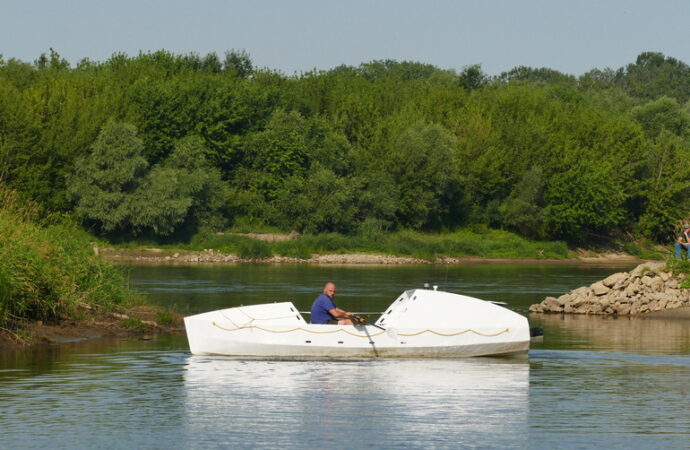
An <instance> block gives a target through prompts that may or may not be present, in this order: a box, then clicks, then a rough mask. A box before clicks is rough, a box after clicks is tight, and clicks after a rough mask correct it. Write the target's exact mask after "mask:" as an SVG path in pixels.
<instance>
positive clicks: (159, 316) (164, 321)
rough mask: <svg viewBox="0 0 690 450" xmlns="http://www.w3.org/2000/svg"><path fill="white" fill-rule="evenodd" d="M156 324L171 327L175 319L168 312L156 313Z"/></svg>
mask: <svg viewBox="0 0 690 450" xmlns="http://www.w3.org/2000/svg"><path fill="white" fill-rule="evenodd" d="M156 322H157V323H159V324H161V325H173V323H174V322H175V319H174V318H173V316H172V314H170V313H169V312H168V311H158V312H157V313H156Z"/></svg>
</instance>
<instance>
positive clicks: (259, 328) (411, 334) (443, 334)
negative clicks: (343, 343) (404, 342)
mask: <svg viewBox="0 0 690 450" xmlns="http://www.w3.org/2000/svg"><path fill="white" fill-rule="evenodd" d="M211 324H212V325H213V326H214V327H218V328H220V329H221V330H225V331H237V330H243V329H251V328H256V329H257V330H261V331H266V332H268V333H292V332H293V331H298V330H301V331H305V332H307V333H313V334H333V333H340V332H343V333H346V334H349V335H350V336H355V337H361V338H368V337H374V336H380V335H382V334H383V333H385V331H380V332H378V333H374V334H357V333H351V332H350V331H348V330H345V329H343V328H337V329H335V330H328V331H315V330H308V329H306V328H302V327H297V328H292V329H290V330H269V329H268V328H263V327H259V326H256V325H249V326H242V327H237V325H235V324H234V323H233V325H235V326H236V327H237V328H226V327H224V326H222V325H220V324H218V323H216V322H215V321H213V322H211ZM468 332H471V333H474V334H476V335H479V336H485V337H493V336H498V335H499V334H503V333H509V332H510V328H506V329H504V330H501V331H499V332H498V333H493V334H486V333H480V332H479V331H475V330H473V329H471V328H469V329H467V330H463V331H458V332H457V333H440V332H438V331H434V330H429V329H426V330H422V331H419V332H417V333H397V334H398V336H405V337H409V336H419V335H420V334H423V333H433V334H435V335H437V336H445V337H450V336H457V335H460V334H464V333H468Z"/></svg>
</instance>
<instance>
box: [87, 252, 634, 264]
mask: <svg viewBox="0 0 690 450" xmlns="http://www.w3.org/2000/svg"><path fill="white" fill-rule="evenodd" d="M94 251H95V252H96V253H98V254H100V255H102V256H103V258H105V259H107V260H110V261H116V262H125V263H131V264H147V263H153V264H175V263H181V264H185V263H192V264H194V263H230V264H239V263H267V264H285V263H288V264H339V265H404V264H587V265H614V266H618V265H627V264H630V265H635V264H640V263H641V262H643V260H642V259H640V258H638V257H637V256H634V255H629V254H626V253H619V252H606V253H594V252H590V251H585V250H577V251H574V252H573V255H572V257H571V258H562V259H555V258H482V257H474V256H469V257H461V258H447V257H443V258H435V259H423V258H413V257H407V256H394V255H383V254H375V253H341V254H313V255H311V257H310V258H293V257H287V256H278V255H273V256H270V257H266V258H241V257H239V256H238V255H237V254H234V253H224V252H220V251H218V250H212V249H206V250H203V251H200V252H195V251H189V250H171V249H160V248H145V249H120V248H96V249H95V250H94Z"/></svg>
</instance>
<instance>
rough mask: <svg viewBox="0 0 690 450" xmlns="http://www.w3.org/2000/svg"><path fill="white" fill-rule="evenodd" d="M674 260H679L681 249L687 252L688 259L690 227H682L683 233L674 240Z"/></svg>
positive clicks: (689, 255)
mask: <svg viewBox="0 0 690 450" xmlns="http://www.w3.org/2000/svg"><path fill="white" fill-rule="evenodd" d="M675 247H676V259H680V258H681V256H682V253H683V249H685V251H686V252H687V256H688V258H689V259H690V225H689V224H685V225H683V231H681V232H680V234H679V235H678V239H677V240H676V245H675Z"/></svg>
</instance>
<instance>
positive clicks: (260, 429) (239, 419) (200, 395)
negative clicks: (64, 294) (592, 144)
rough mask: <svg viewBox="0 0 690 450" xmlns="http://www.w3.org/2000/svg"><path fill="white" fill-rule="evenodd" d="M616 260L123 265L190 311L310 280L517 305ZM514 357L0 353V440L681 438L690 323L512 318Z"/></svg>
mask: <svg viewBox="0 0 690 450" xmlns="http://www.w3.org/2000/svg"><path fill="white" fill-rule="evenodd" d="M630 268H631V267H619V268H616V267H587V266H570V265H557V266H541V265H507V264H478V265H463V266H431V265H424V266H385V267H381V266H371V267H352V266H308V265H250V264H243V265H207V266H162V265H160V266H135V267H132V268H131V269H130V270H131V280H132V281H131V282H132V285H133V287H134V288H135V289H136V290H138V291H139V292H141V293H143V294H144V295H146V296H147V297H148V298H149V300H150V301H151V302H152V303H155V304H159V305H166V306H170V307H173V308H175V309H176V310H178V311H180V312H182V313H184V314H191V313H196V312H201V311H207V310H211V309H217V308H220V307H227V306H236V305H240V304H253V303H262V302H272V301H285V300H289V301H293V302H294V303H295V304H296V305H297V307H298V308H300V309H303V310H306V309H308V308H309V305H310V304H311V301H312V300H313V299H314V297H315V296H316V294H318V292H319V291H320V289H321V287H322V285H323V284H324V283H325V282H326V281H330V280H332V281H334V282H335V283H336V284H337V285H338V292H337V295H336V303H337V304H339V305H342V306H343V307H345V308H347V309H350V310H354V311H381V310H383V309H384V308H386V306H388V304H389V303H390V302H392V301H393V300H394V299H395V298H396V297H397V296H398V295H399V294H400V292H402V291H403V290H405V289H409V288H413V287H420V286H422V285H423V284H424V283H425V282H428V283H430V284H432V285H438V286H439V289H443V290H447V291H451V292H457V293H464V294H469V295H472V296H476V297H480V298H484V299H487V300H498V301H505V302H507V303H508V306H509V307H510V308H511V309H515V310H517V311H519V312H521V313H523V314H527V313H526V310H527V308H528V307H529V305H530V304H532V303H536V302H538V301H541V300H542V299H543V298H544V297H545V296H547V295H560V294H562V293H564V292H566V291H568V290H570V289H573V288H576V287H579V286H581V285H585V284H590V283H592V282H594V281H596V280H599V279H601V278H604V277H606V276H607V275H609V274H611V273H613V272H616V271H619V270H628V269H630ZM528 317H529V318H530V323H531V325H532V326H541V327H543V328H544V330H545V337H544V339H543V342H537V343H534V344H533V345H532V348H531V350H530V351H529V354H528V356H525V357H520V358H472V359H458V360H434V359H431V360H424V359H421V360H420V359H409V360H405V359H380V360H340V361H338V360H335V361H329V360H296V361H271V360H253V359H233V358H210V357H196V356H191V355H190V354H189V350H188V347H187V342H186V338H185V336H184V334H183V333H172V334H165V335H162V336H160V337H158V338H153V339H150V338H143V339H142V338H140V337H120V338H107V339H96V340H89V341H83V342H75V343H70V344H63V345H59V346H43V347H34V348H30V349H24V350H17V351H4V352H0V427H1V428H0V448H3V449H4V448H161V449H163V448H165V449H167V448H324V447H325V448H336V447H349V448H530V449H532V448H544V449H551V448H651V447H656V448H689V446H690V408H689V407H688V405H690V322H689V321H683V320H675V321H674V320H664V319H646V320H645V319H630V318H619V319H610V318H608V319H606V318H600V317H582V316H564V317H562V316H543V317H539V316H534V315H532V316H528Z"/></svg>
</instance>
